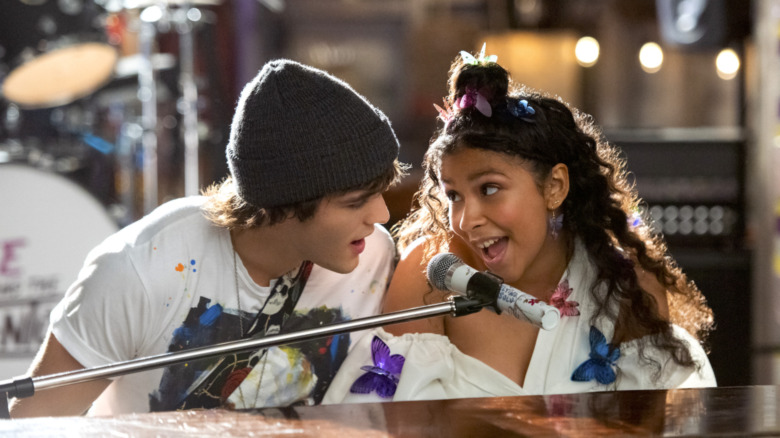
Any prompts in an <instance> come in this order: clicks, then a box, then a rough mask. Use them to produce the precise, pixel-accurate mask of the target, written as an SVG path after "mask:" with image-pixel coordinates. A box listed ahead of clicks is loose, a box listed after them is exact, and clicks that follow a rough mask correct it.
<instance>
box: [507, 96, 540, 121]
mask: <svg viewBox="0 0 780 438" xmlns="http://www.w3.org/2000/svg"><path fill="white" fill-rule="evenodd" d="M509 112H511V113H512V115H513V116H515V117H519V118H521V119H523V120H525V121H526V122H533V118H532V117H531V116H533V115H534V114H536V110H535V109H534V108H533V107H532V106H531V105H529V104H528V101H527V100H525V99H522V100H519V101H517V105H510V106H509Z"/></svg>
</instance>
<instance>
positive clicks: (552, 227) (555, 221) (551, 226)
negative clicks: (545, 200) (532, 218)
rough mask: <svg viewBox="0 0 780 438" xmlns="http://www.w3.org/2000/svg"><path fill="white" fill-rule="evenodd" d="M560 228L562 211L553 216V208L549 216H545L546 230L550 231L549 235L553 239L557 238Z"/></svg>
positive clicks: (561, 225) (561, 226)
mask: <svg viewBox="0 0 780 438" xmlns="http://www.w3.org/2000/svg"><path fill="white" fill-rule="evenodd" d="M561 228H563V213H561V214H560V215H558V216H555V209H553V210H552V213H551V215H550V217H548V218H547V231H548V232H549V233H550V237H552V238H553V240H557V239H558V234H560V232H561Z"/></svg>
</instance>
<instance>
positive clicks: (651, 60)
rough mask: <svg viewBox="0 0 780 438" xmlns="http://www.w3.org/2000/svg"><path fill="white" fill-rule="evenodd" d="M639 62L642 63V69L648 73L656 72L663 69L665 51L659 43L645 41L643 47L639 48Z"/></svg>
mask: <svg viewBox="0 0 780 438" xmlns="http://www.w3.org/2000/svg"><path fill="white" fill-rule="evenodd" d="M639 63H640V64H641V65H642V70H644V71H646V72H647V73H655V72H657V71H658V70H660V69H661V65H662V64H663V63H664V51H663V50H662V49H661V46H659V45H658V44H657V43H653V42H650V43H645V44H644V45H643V46H642V48H641V49H639Z"/></svg>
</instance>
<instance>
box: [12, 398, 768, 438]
mask: <svg viewBox="0 0 780 438" xmlns="http://www.w3.org/2000/svg"><path fill="white" fill-rule="evenodd" d="M5 433H12V434H13V435H14V436H63V435H68V436H82V437H83V436H107V435H111V434H114V435H119V436H133V437H143V436H179V435H181V434H183V433H187V434H192V435H196V436H201V435H202V436H206V435H208V436H217V435H222V436H225V437H227V436H278V435H284V436H286V437H309V436H312V437H330V436H333V437H338V438H349V437H353V436H354V437H361V438H362V437H406V436H410V437H411V436H414V437H419V436H442V437H497V436H501V437H507V436H509V437H512V436H534V437H536V436H548V435H553V436H575V437H576V436H583V437H594V436H615V435H620V436H626V435H644V436H647V435H654V436H691V435H695V436H707V435H731V436H750V435H754V436H774V435H780V386H745V387H728V388H709V389H679V390H669V391H621V392H599V393H587V394H567V395H547V396H521V397H496V398H472V399H457V400H431V401H419V402H392V403H376V404H354V405H330V406H309V407H291V408H283V409H258V410H249V411H224V410H211V411H180V412H164V413H151V414H132V415H122V416H117V417H92V418H90V417H65V418H37V419H23V420H0V435H3V434H5Z"/></svg>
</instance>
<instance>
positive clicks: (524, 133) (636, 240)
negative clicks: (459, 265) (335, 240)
mask: <svg viewBox="0 0 780 438" xmlns="http://www.w3.org/2000/svg"><path fill="white" fill-rule="evenodd" d="M448 84H449V90H450V92H449V96H448V97H447V98H446V99H445V108H446V109H441V108H440V109H439V111H440V115H441V118H442V119H443V122H444V126H443V127H442V128H441V129H440V130H439V131H438V132H437V133H436V135H435V136H434V138H433V140H432V142H431V145H430V147H429V149H428V151H427V153H426V155H425V159H424V163H423V166H424V171H425V176H424V179H423V181H422V185H421V189H420V191H419V192H418V193H417V196H416V201H417V204H418V206H419V207H418V208H417V209H416V210H415V211H413V212H412V213H411V214H410V215H409V216H408V218H407V219H406V220H405V221H404V222H402V223H401V224H400V226H399V227H397V228H396V230H395V231H396V237H397V238H398V244H399V247H400V250H401V251H402V257H401V260H400V262H399V265H398V266H397V268H396V271H395V274H394V276H393V280H392V282H391V285H390V289H389V291H388V295H387V298H386V302H385V307H384V311H385V312H392V311H397V310H405V309H409V308H413V307H417V306H422V305H425V304H431V303H435V302H441V301H443V300H445V299H446V297H447V296H448V295H449V294H450V293H449V292H446V291H441V290H436V289H434V288H432V286H431V285H430V284H429V283H428V282H427V280H426V276H425V271H426V266H427V265H428V263H429V262H430V260H431V258H432V257H433V256H434V255H436V254H437V253H440V252H445V251H448V252H452V253H454V254H455V255H457V256H458V257H459V258H460V259H462V260H463V261H464V262H465V263H466V264H468V265H470V266H472V267H474V268H475V269H477V270H480V271H489V272H491V273H493V274H495V275H498V276H499V277H501V278H502V279H503V281H504V283H505V284H507V285H510V286H512V287H514V288H516V289H519V290H521V291H523V292H525V293H527V294H529V295H532V296H533V297H535V298H536V299H538V300H542V301H545V302H547V303H549V304H550V305H553V306H555V307H557V308H558V309H559V311H560V313H561V319H560V322H559V323H558V325H557V326H556V327H555V328H553V329H551V330H549V331H547V330H543V329H540V328H538V327H537V326H535V325H532V324H529V323H528V322H524V321H521V320H519V319H516V318H514V317H512V316H510V315H508V312H504V313H502V314H501V315H497V314H495V313H493V312H491V311H489V310H482V311H480V312H478V313H476V314H474V315H469V316H464V317H459V318H453V317H438V318H430V319H424V320H418V321H414V322H409V323H404V324H397V325H390V326H387V327H386V328H385V330H386V331H384V330H377V331H376V333H375V336H366V337H364V338H363V341H362V343H363V344H364V345H363V346H362V348H356V349H355V351H354V352H353V353H352V354H351V355H350V356H349V357H348V358H347V363H345V366H344V367H343V368H342V372H341V374H340V375H339V376H337V378H336V380H335V381H334V384H333V386H332V387H331V393H330V394H328V396H326V401H328V402H344V401H366V400H368V399H371V398H374V399H376V398H379V399H385V400H389V399H393V400H406V399H426V398H427V399H430V398H448V397H476V396H491V395H516V394H554V393H571V392H584V391H601V390H609V389H618V390H627V389H653V388H679V387H704V386H715V377H714V374H713V372H712V368H711V366H710V364H709V361H708V360H707V356H706V354H705V352H704V350H703V348H702V346H701V342H702V341H703V340H704V339H705V337H706V335H707V333H708V331H709V330H710V329H711V326H712V312H711V310H710V309H709V307H707V305H706V303H705V300H704V297H703V296H702V294H701V293H700V292H699V290H698V289H697V288H696V286H695V285H694V284H693V283H692V282H691V281H689V280H688V279H687V278H686V276H685V275H684V274H683V273H682V271H681V270H680V268H679V267H678V266H677V265H676V263H675V262H674V261H673V259H672V258H671V256H670V255H669V253H668V252H667V248H666V245H665V244H664V241H663V239H662V237H661V236H659V235H657V234H654V233H653V231H652V230H651V229H650V228H649V227H648V225H647V224H646V223H645V222H643V220H642V218H641V217H640V216H639V214H638V212H639V208H638V205H639V199H638V198H637V194H636V191H635V189H634V188H633V187H632V185H631V184H630V182H629V181H628V180H627V178H626V172H625V169H624V163H623V161H622V160H621V158H620V155H619V151H618V150H617V148H615V147H614V146H611V145H609V144H608V143H607V142H606V141H605V139H604V138H603V136H602V135H601V133H600V132H599V130H598V129H597V128H596V127H595V126H594V125H593V123H592V121H591V119H590V118H589V117H588V116H586V115H584V114H581V113H579V112H577V111H576V110H575V111H572V110H570V109H569V107H568V106H567V105H566V104H565V103H563V102H561V101H560V100H558V99H553V98H550V97H547V96H545V95H543V94H540V93H537V92H532V91H530V90H528V89H525V88H523V87H520V86H518V85H517V84H514V83H513V82H512V80H511V79H510V77H509V74H508V73H507V71H506V70H505V69H504V68H502V67H501V66H500V65H499V64H497V63H496V62H495V57H485V56H484V47H483V51H482V53H480V54H479V55H478V56H477V57H474V56H473V55H470V54H468V53H465V52H461V57H459V58H458V59H456V60H455V62H454V63H453V65H452V68H451V70H450V78H449V83H448ZM442 335H443V336H442ZM388 349H389V350H388ZM372 362H373V363H372ZM361 366H363V368H362V369H361V368H360V367H361ZM366 366H368V367H366ZM382 376H383V377H382ZM389 393H392V395H388V394H389Z"/></svg>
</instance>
